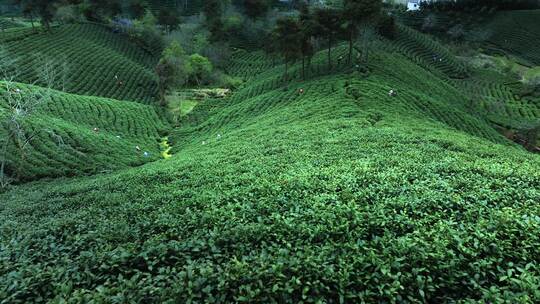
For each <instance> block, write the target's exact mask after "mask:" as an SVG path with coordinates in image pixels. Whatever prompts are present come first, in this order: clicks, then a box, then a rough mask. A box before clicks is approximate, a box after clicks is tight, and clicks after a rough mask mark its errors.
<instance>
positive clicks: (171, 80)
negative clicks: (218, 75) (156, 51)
mask: <svg viewBox="0 0 540 304" xmlns="http://www.w3.org/2000/svg"><path fill="white" fill-rule="evenodd" d="M212 71H213V66H212V63H211V62H210V60H208V58H206V57H204V56H201V55H199V54H191V55H188V54H187V53H186V52H185V51H184V49H183V48H182V46H181V45H180V43H178V42H177V41H173V42H172V43H171V44H170V45H169V46H168V47H167V48H166V49H165V50H164V51H163V54H162V56H161V59H160V60H159V63H158V64H157V66H156V74H157V76H158V87H159V93H160V100H161V102H162V105H164V104H163V103H164V102H165V95H166V94H167V92H168V90H170V89H174V88H177V87H181V86H184V85H187V84H193V85H201V84H203V82H205V81H208V79H209V78H210V75H211V74H212Z"/></svg>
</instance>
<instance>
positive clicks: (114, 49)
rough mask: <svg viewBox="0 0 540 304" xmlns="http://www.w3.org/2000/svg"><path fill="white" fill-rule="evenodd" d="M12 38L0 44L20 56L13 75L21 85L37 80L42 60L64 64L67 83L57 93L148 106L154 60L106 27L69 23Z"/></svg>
mask: <svg viewBox="0 0 540 304" xmlns="http://www.w3.org/2000/svg"><path fill="white" fill-rule="evenodd" d="M14 37H15V38H14ZM14 37H10V38H9V39H7V38H6V39H7V40H4V41H2V42H0V43H2V45H4V46H5V47H6V48H7V50H8V51H9V52H10V53H11V55H10V56H14V57H16V58H18V62H17V65H16V66H15V67H14V68H13V71H12V72H13V74H14V75H18V76H17V80H18V81H20V82H24V83H34V82H36V80H37V78H38V77H37V73H36V69H38V67H39V66H40V60H42V59H39V58H45V60H54V61H55V62H63V63H65V64H66V66H67V72H64V74H66V76H67V77H65V78H66V81H65V82H63V83H62V84H61V85H60V84H58V85H56V87H55V88H57V89H64V90H65V91H67V92H71V93H77V94H82V95H92V96H103V97H110V98H115V99H121V100H133V101H141V102H146V103H150V102H151V101H153V100H154V99H155V96H156V95H157V87H156V82H155V76H154V74H153V70H152V67H153V65H154V64H155V62H156V60H157V59H156V58H155V57H154V56H153V55H152V54H149V53H147V52H146V51H144V50H142V49H141V48H139V47H137V46H136V45H135V44H134V43H132V42H130V41H129V40H128V38H127V37H125V36H122V35H121V34H114V33H113V32H112V31H111V30H110V29H108V28H106V27H104V26H101V25H97V24H70V25H64V26H57V27H54V28H52V32H50V33H49V32H44V31H42V30H39V31H32V30H31V29H25V30H24V31H23V32H21V35H20V36H14ZM0 41H1V39H0ZM62 71H64V70H60V71H59V72H62ZM37 84H38V85H40V84H41V83H39V82H37Z"/></svg>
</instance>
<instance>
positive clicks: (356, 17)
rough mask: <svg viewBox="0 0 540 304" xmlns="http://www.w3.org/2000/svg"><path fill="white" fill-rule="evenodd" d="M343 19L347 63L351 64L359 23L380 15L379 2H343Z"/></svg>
mask: <svg viewBox="0 0 540 304" xmlns="http://www.w3.org/2000/svg"><path fill="white" fill-rule="evenodd" d="M343 5H344V9H343V19H344V20H345V27H346V28H347V33H348V39H349V56H348V63H349V64H350V63H352V53H353V45H354V40H355V38H356V37H357V36H358V28H359V26H360V24H361V23H368V22H369V21H372V20H374V19H375V18H377V16H378V15H379V14H380V11H381V9H382V2H381V0H344V3H343Z"/></svg>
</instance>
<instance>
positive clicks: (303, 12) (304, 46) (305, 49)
mask: <svg viewBox="0 0 540 304" xmlns="http://www.w3.org/2000/svg"><path fill="white" fill-rule="evenodd" d="M299 22H300V31H301V47H300V51H301V53H302V79H305V78H306V59H307V66H308V70H309V67H311V59H312V58H313V55H315V47H314V45H313V39H314V37H315V30H316V28H317V24H316V22H315V20H314V18H313V16H312V15H311V14H310V11H309V6H308V5H307V4H306V3H304V4H303V5H301V6H300V16H299Z"/></svg>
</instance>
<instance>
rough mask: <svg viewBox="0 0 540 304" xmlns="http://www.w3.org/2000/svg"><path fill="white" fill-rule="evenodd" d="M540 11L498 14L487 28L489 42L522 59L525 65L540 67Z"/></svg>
mask: <svg viewBox="0 0 540 304" xmlns="http://www.w3.org/2000/svg"><path fill="white" fill-rule="evenodd" d="M539 17H540V10H532V11H510V12H501V13H498V14H497V15H496V16H495V17H494V18H493V20H492V21H491V22H489V23H488V24H487V25H486V26H485V28H486V29H487V30H489V33H490V38H489V39H488V42H489V43H490V44H492V45H493V46H494V47H495V48H499V49H502V50H504V51H505V52H508V53H509V54H511V55H514V56H516V57H518V58H521V59H522V60H523V62H524V63H525V64H528V65H540V23H539V22H538V18H539Z"/></svg>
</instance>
